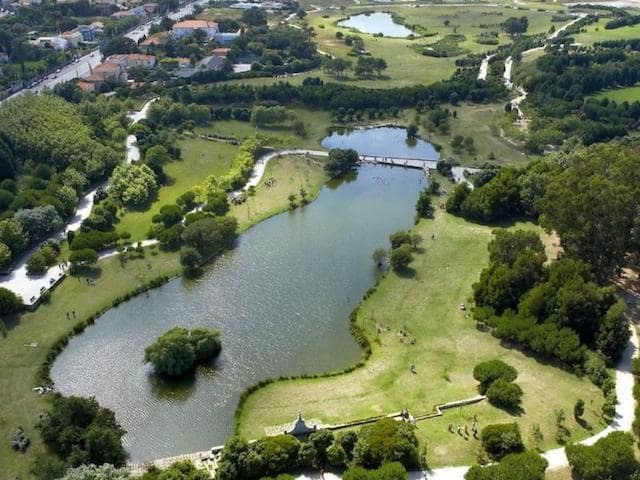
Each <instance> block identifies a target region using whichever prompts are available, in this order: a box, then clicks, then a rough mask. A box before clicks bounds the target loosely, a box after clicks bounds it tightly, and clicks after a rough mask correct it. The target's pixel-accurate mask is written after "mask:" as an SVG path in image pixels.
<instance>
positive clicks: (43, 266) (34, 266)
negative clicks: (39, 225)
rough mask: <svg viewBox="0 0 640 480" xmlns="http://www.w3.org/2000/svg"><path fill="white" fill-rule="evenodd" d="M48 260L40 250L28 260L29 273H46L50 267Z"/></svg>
mask: <svg viewBox="0 0 640 480" xmlns="http://www.w3.org/2000/svg"><path fill="white" fill-rule="evenodd" d="M48 268H49V267H48V265H47V260H46V258H45V257H44V255H43V254H42V253H41V252H40V251H39V250H38V251H36V252H35V253H34V254H33V255H31V256H30V257H29V260H27V273H28V274H29V275H37V274H42V273H45V272H46V271H47V269H48Z"/></svg>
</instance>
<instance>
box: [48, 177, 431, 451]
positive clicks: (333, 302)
mask: <svg viewBox="0 0 640 480" xmlns="http://www.w3.org/2000/svg"><path fill="white" fill-rule="evenodd" d="M424 186H425V180H424V175H423V174H422V172H420V171H419V170H406V169H402V168H394V167H384V166H375V165H363V166H362V167H360V169H359V171H358V173H357V175H354V178H351V179H349V181H346V182H343V183H341V184H339V185H338V184H333V185H328V186H326V187H324V188H323V190H322V191H321V192H320V195H319V196H318V198H317V199H316V200H315V201H314V202H313V203H311V204H310V205H308V206H306V207H305V208H303V209H300V210H297V211H295V212H292V213H283V214H281V215H278V216H276V217H273V218H271V219H269V220H266V221H264V222H262V223H259V224H258V225H256V226H255V227H253V228H251V229H250V230H249V231H247V232H246V233H245V234H243V235H242V236H241V237H240V238H239V240H238V242H237V246H236V248H235V249H234V250H232V251H230V252H228V253H227V254H225V255H223V256H222V257H221V258H219V259H218V260H217V261H216V262H215V263H214V264H213V265H212V266H210V267H209V268H208V269H207V270H206V273H204V275H203V276H202V277H201V278H199V279H197V280H195V281H190V282H186V281H184V280H183V279H175V280H172V281H171V282H169V283H167V284H166V285H164V286H163V287H161V288H159V289H157V290H154V291H151V292H149V293H148V295H142V296H139V297H136V298H134V299H132V300H130V301H128V302H126V303H124V304H122V305H120V306H119V307H117V308H114V309H112V310H110V311H108V312H107V313H105V314H104V315H103V316H102V317H101V318H100V319H98V321H97V322H96V323H95V324H94V325H93V326H91V327H89V328H87V330H86V331H85V332H84V333H83V334H81V335H79V336H77V337H74V338H73V339H72V340H71V341H70V343H69V345H68V346H67V348H66V349H65V350H64V351H63V352H62V353H61V355H60V356H59V357H58V359H57V360H56V362H55V364H54V366H53V369H52V372H51V374H52V378H53V380H54V382H55V385H56V388H57V390H59V391H60V392H61V393H63V394H65V395H83V396H95V397H96V399H97V400H98V401H99V402H100V403H101V404H102V405H104V406H106V407H109V408H111V409H113V410H114V411H115V413H116V416H117V419H118V420H119V421H120V423H121V424H122V426H123V427H124V428H125V429H126V430H127V435H126V436H125V445H126V447H127V450H128V451H129V453H130V455H131V460H132V461H134V462H141V461H146V460H151V459H154V458H159V457H165V456H171V455H177V454H180V453H186V452H194V451H201V450H205V449H207V448H210V447H212V446H215V445H220V444H222V443H223V442H224V441H225V439H226V438H227V437H228V436H229V435H231V434H232V433H233V425H234V419H233V415H234V410H235V408H236V405H237V401H238V398H239V396H240V394H241V392H242V391H243V390H244V389H246V388H247V387H248V386H249V385H252V384H254V383H256V382H258V381H259V380H263V379H266V378H270V377H276V376H279V375H293V374H300V373H320V372H325V371H332V370H337V369H343V368H345V367H347V366H350V365H352V364H354V363H355V362H357V361H358V360H359V358H360V357H361V351H360V349H359V347H358V346H357V344H356V343H355V341H354V339H353V337H352V336H351V335H350V334H349V329H348V317H349V314H350V312H351V311H352V310H353V308H354V307H355V306H356V304H357V303H358V302H359V300H360V299H361V297H362V295H363V294H364V293H365V292H366V291H367V289H369V288H370V287H371V286H372V285H373V284H374V282H375V279H376V275H377V271H376V268H375V266H374V264H373V261H372V258H371V254H372V252H373V250H374V249H375V248H377V247H386V246H387V245H388V240H387V239H388V235H389V234H390V233H392V232H394V231H396V230H398V229H401V228H408V227H410V226H411V225H412V223H413V217H414V205H415V201H416V198H417V196H418V192H419V190H420V189H421V188H424ZM176 325H181V326H185V327H190V328H193V327H196V326H206V327H212V328H216V329H219V330H220V332H221V334H222V341H223V349H222V353H221V355H220V357H219V358H218V360H217V361H216V363H215V364H214V366H213V367H212V368H201V369H200V370H199V371H198V372H197V373H196V375H195V377H194V378H192V379H188V380H185V381H183V382H181V383H180V384H177V385H176V384H174V385H168V384H167V383H165V382H163V381H161V380H159V379H158V378H157V377H156V376H155V375H154V374H153V372H152V369H151V367H150V365H145V364H144V362H143V356H144V348H145V347H146V346H147V345H149V344H150V343H151V342H152V341H153V340H154V339H155V338H156V337H157V336H158V335H160V334H162V333H163V332H164V331H166V330H167V329H169V328H171V327H173V326H176ZM298 407H299V406H298V405H297V404H296V402H295V399H291V418H292V420H293V418H294V416H295V414H296V413H297V411H298Z"/></svg>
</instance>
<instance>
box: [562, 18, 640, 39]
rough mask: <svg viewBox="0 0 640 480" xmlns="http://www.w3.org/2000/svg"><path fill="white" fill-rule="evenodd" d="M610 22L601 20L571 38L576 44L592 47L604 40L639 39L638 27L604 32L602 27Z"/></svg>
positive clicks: (639, 29) (639, 28) (605, 19)
mask: <svg viewBox="0 0 640 480" xmlns="http://www.w3.org/2000/svg"><path fill="white" fill-rule="evenodd" d="M610 20H611V19H610V18H601V19H599V20H598V21H597V22H596V23H592V24H590V25H587V26H586V27H584V29H583V30H585V31H584V33H578V34H577V35H574V37H573V38H574V39H575V41H576V42H577V43H581V44H583V45H593V44H594V43H595V42H602V41H604V40H628V39H630V38H640V25H632V26H629V27H621V28H614V29H613V30H606V29H605V28H604V26H605V24H606V23H607V22H609V21H610Z"/></svg>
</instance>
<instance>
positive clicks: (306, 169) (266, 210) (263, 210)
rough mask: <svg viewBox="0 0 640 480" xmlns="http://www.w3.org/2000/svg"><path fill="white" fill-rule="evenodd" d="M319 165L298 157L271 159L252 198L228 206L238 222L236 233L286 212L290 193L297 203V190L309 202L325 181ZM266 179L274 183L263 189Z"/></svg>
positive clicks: (320, 160)
mask: <svg viewBox="0 0 640 480" xmlns="http://www.w3.org/2000/svg"><path fill="white" fill-rule="evenodd" d="M323 163H324V160H323V159H315V158H311V157H302V156H288V157H280V158H278V159H273V160H271V161H270V162H269V163H268V164H267V168H266V170H265V173H264V176H263V177H262V181H261V182H260V184H259V185H258V186H257V187H256V195H255V196H249V197H247V201H246V202H244V203H243V204H241V205H232V207H231V215H233V216H234V217H236V218H237V219H238V223H239V224H240V230H245V229H246V228H247V227H248V226H250V225H253V224H256V223H258V222H259V221H261V220H264V219H265V218H268V217H272V216H273V215H276V214H278V213H280V212H282V211H284V210H286V209H287V208H288V205H289V200H288V197H289V195H290V194H294V195H297V196H298V201H299V199H300V195H299V192H300V188H301V187H303V188H304V189H305V190H306V191H307V194H308V197H307V198H308V199H309V200H311V199H314V198H315V197H316V196H317V195H318V193H319V192H320V189H321V188H322V186H323V185H324V183H325V182H326V181H327V180H328V177H327V175H326V173H325V172H324V170H323V168H322V166H323ZM270 178H273V179H275V182H274V184H273V186H271V187H267V186H266V185H265V182H266V181H267V180H268V179H270Z"/></svg>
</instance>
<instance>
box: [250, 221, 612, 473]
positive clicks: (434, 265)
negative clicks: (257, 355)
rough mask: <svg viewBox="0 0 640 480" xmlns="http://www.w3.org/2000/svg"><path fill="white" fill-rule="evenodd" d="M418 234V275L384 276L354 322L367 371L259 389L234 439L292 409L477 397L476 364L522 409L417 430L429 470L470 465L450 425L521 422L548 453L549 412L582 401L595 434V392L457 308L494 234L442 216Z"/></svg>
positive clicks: (421, 404)
mask: <svg viewBox="0 0 640 480" xmlns="http://www.w3.org/2000/svg"><path fill="white" fill-rule="evenodd" d="M528 228H531V227H528ZM416 229H417V231H418V232H419V233H420V234H422V235H423V237H424V238H425V243H424V247H425V250H426V251H425V253H423V254H420V255H418V256H417V257H416V260H415V261H414V263H413V264H412V266H413V267H414V268H415V276H413V277H401V276H398V275H396V274H395V273H390V274H389V275H388V276H387V278H386V279H385V280H383V281H382V282H381V284H380V286H379V287H378V290H377V292H376V293H375V294H374V295H372V296H371V297H370V298H369V299H368V300H367V301H365V302H364V304H363V306H362V308H361V311H360V315H359V320H358V321H359V322H360V323H361V324H362V325H363V326H365V328H366V329H367V331H368V333H369V335H370V338H372V340H373V341H372V344H373V355H372V357H371V359H370V360H369V361H368V362H367V364H366V366H365V367H364V368H362V369H359V370H356V371H355V372H353V373H350V374H348V375H342V376H338V377H334V378H330V379H313V380H295V381H288V382H278V383H275V384H272V385H270V386H268V387H266V388H264V389H261V390H258V391H257V392H256V393H255V394H253V395H251V396H250V397H249V399H248V401H247V403H246V405H245V408H244V409H243V410H242V412H241V417H240V428H239V433H240V434H242V435H245V436H247V437H249V438H253V437H256V436H258V435H262V434H264V428H265V427H267V426H270V425H278V424H282V423H285V422H288V421H291V419H292V418H294V416H295V414H296V412H297V411H298V410H301V411H302V412H303V414H304V415H305V416H306V417H307V418H314V419H320V420H321V421H323V422H325V423H337V422H342V421H348V420H352V419H358V418H363V417H367V416H369V415H376V414H382V413H390V412H393V411H399V410H400V409H402V408H405V407H406V408H409V409H410V410H411V411H412V412H413V413H417V414H420V413H426V412H428V411H431V409H432V408H433V405H435V404H437V403H442V402H446V401H452V400H457V399H462V398H467V397H471V396H474V395H476V394H477V391H476V382H475V381H474V380H473V378H472V370H473V366H474V365H475V364H476V363H478V362H479V361H482V360H487V359H491V358H496V357H498V358H501V359H503V360H505V361H507V362H509V363H510V364H512V365H514V366H515V367H516V368H517V369H518V371H519V372H520V375H519V378H518V380H517V382H518V384H519V385H520V386H521V387H522V389H523V390H524V393H525V394H524V397H523V409H524V412H523V413H522V415H520V416H517V417H513V416H511V415H508V414H507V413H505V412H503V411H501V410H498V409H496V408H493V407H491V406H490V405H488V404H487V403H481V404H477V405H475V406H471V407H467V408H463V409H456V410H454V411H449V412H447V413H446V414H445V416H444V417H441V418H439V419H435V420H429V421H426V422H423V423H421V424H420V425H419V430H418V434H419V436H420V437H421V440H422V441H426V445H427V446H428V449H429V451H428V459H429V463H430V465H431V466H440V465H451V464H462V463H468V462H472V461H473V460H474V458H475V457H474V451H475V449H476V448H477V447H478V442H477V441H475V440H471V441H465V440H463V439H462V438H461V437H459V436H458V435H456V434H450V433H448V432H447V425H448V423H453V424H454V425H458V424H469V425H470V424H471V419H472V418H473V415H474V414H477V415H478V416H479V418H480V427H482V426H484V425H486V424H487V423H493V422H500V421H502V422H504V421H518V422H519V423H520V425H521V428H522V431H523V436H524V438H525V439H527V440H528V437H529V432H530V429H531V426H532V425H533V424H536V423H538V424H540V426H541V428H542V431H543V433H544V437H545V441H544V447H545V448H549V447H552V446H554V432H555V427H554V418H553V411H554V410H555V409H558V408H563V409H564V410H565V412H567V414H568V415H567V416H568V417H571V412H572V411H573V410H572V409H573V405H574V403H575V401H576V400H577V398H578V397H581V398H583V399H584V400H585V401H586V403H587V405H588V407H587V413H586V419H587V420H588V421H589V422H590V423H592V424H593V425H594V426H595V428H596V429H598V428H600V427H601V425H602V424H601V420H600V416H599V412H600V408H601V405H602V394H601V393H600V392H599V390H598V389H597V388H596V387H595V386H593V385H592V384H590V383H589V381H588V380H584V379H579V378H577V377H576V376H573V375H571V374H569V373H566V372H564V371H562V370H560V369H557V368H554V367H551V366H546V365H543V364H541V363H538V362H537V361H535V360H534V359H532V358H528V357H527V356H526V355H524V354H522V353H520V352H519V351H517V350H509V349H505V348H502V347H501V346H500V343H499V342H498V341H497V340H496V339H495V338H493V337H492V336H491V335H489V334H486V333H481V332H479V331H478V330H476V328H475V326H474V322H473V320H471V319H470V318H465V312H462V311H461V310H460V309H459V308H458V305H459V304H460V303H462V302H467V301H468V299H469V296H470V294H471V285H472V284H473V282H474V281H476V280H477V278H478V274H479V272H480V270H481V269H482V268H483V266H484V265H485V264H486V262H487V256H488V255H487V251H486V244H487V242H488V241H489V240H490V238H491V229H490V228H488V227H484V226H479V225H474V224H470V223H467V222H465V221H464V220H462V219H459V218H455V217H452V216H450V215H448V214H446V213H443V212H442V211H438V213H437V216H436V219H435V220H429V221H422V222H420V224H419V225H418V226H417V227H416ZM432 233H435V234H436V240H435V241H434V240H431V234H432ZM376 323H377V324H379V325H384V326H389V327H390V328H391V331H390V332H383V333H381V334H378V333H377V332H376ZM400 329H404V330H406V331H408V332H409V333H410V335H411V336H412V337H415V338H416V342H417V343H416V345H408V344H404V343H402V342H401V341H400V337H399V336H398V333H397V332H398V331H399V330H400ZM411 364H416V367H417V372H418V373H417V374H416V375H414V374H412V373H411V372H410V369H409V367H410V365H411ZM551 392H553V394H550V393H551ZM568 426H569V428H570V430H571V431H572V434H573V436H572V440H575V439H579V438H581V437H585V436H588V435H589V432H588V431H587V430H584V429H582V428H580V427H579V426H578V425H577V424H576V423H575V422H574V421H573V420H572V419H571V418H569V420H568Z"/></svg>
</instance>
